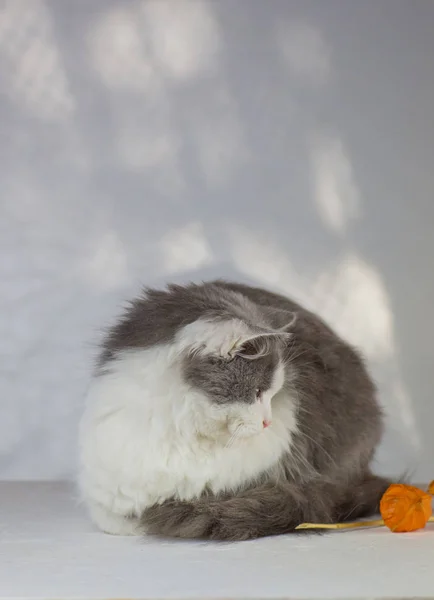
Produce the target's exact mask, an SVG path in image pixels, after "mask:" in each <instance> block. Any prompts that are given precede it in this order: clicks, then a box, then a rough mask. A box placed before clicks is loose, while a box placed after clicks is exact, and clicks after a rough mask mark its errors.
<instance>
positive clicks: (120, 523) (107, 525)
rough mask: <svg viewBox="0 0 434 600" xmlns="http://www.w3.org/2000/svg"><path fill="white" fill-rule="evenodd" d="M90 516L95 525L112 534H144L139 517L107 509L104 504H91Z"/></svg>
mask: <svg viewBox="0 0 434 600" xmlns="http://www.w3.org/2000/svg"><path fill="white" fill-rule="evenodd" d="M90 516H91V518H92V521H93V522H94V523H95V525H96V526H97V527H98V529H100V530H101V531H103V532H104V533H109V534H110V535H142V534H143V531H141V529H140V527H139V521H138V519H135V518H133V517H125V516H123V515H118V514H116V513H113V512H110V511H108V510H106V509H105V508H104V507H103V506H100V505H96V504H93V505H92V506H90Z"/></svg>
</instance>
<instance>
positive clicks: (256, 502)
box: [142, 484, 302, 541]
mask: <svg viewBox="0 0 434 600" xmlns="http://www.w3.org/2000/svg"><path fill="white" fill-rule="evenodd" d="M300 500H302V499H301V498H297V493H296V489H295V488H294V489H292V488H291V486H290V485H286V486H275V485H269V484H265V485H262V486H258V487H255V488H250V489H248V490H245V491H242V492H239V493H237V494H235V495H232V496H230V497H216V496H212V495H205V496H203V497H201V498H198V499H194V500H189V501H181V500H167V501H166V502H164V503H162V504H158V505H157V504H156V505H154V506H152V507H150V508H148V509H146V510H145V512H144V513H143V516H142V524H143V526H144V530H145V531H146V532H147V533H150V534H156V535H162V536H167V537H180V538H189V539H193V538H201V539H213V540H233V541H235V540H247V539H252V538H257V537H263V536H268V535H277V534H279V533H287V532H289V531H290V530H293V529H294V528H295V526H296V525H297V524H298V523H300V522H301V520H300V519H301V512H302V511H301V505H300Z"/></svg>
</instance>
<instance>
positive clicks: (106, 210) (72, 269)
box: [0, 0, 420, 471]
mask: <svg viewBox="0 0 434 600" xmlns="http://www.w3.org/2000/svg"><path fill="white" fill-rule="evenodd" d="M61 4H63V3H61ZM90 4H91V3H89V8H87V9H86V11H85V13H84V17H83V22H79V23H78V25H79V27H77V23H75V27H76V28H77V29H76V30H74V21H72V20H71V22H69V20H68V19H66V21H68V28H69V26H70V27H71V28H72V29H71V30H72V31H76V34H75V35H77V37H76V38H71V39H70V40H69V42H68V43H70V46H67V45H65V46H64V47H63V46H62V44H66V43H67V41H68V35H72V34H68V33H67V31H66V29H67V28H66V29H65V30H64V31H61V30H60V31H58V30H57V29H56V28H58V27H60V26H59V18H58V16H57V17H56V14H57V13H56V10H57V11H60V9H59V8H58V7H59V6H60V4H59V5H53V4H52V3H51V4H49V3H46V2H44V1H43V0H28V1H25V0H19V1H18V0H16V1H15V0H9V1H8V2H5V3H4V5H3V8H2V12H1V14H0V52H1V54H2V55H3V57H4V58H5V64H6V67H5V70H4V75H5V81H6V85H5V89H6V93H7V96H8V101H9V102H10V107H9V110H10V114H12V115H13V116H14V119H12V120H11V123H8V124H7V125H6V126H5V127H6V130H7V131H10V132H13V134H12V133H11V141H12V144H11V146H12V148H11V150H10V156H11V159H10V164H9V165H8V167H10V169H9V168H7V169H6V170H5V181H4V185H5V189H6V190H7V193H6V194H5V200H4V206H5V209H6V210H5V214H6V215H7V218H8V220H9V222H10V223H11V226H10V227H8V230H7V231H6V232H5V236H3V241H2V242H0V243H4V244H5V247H6V249H7V251H8V252H10V247H15V243H14V240H12V238H11V236H12V235H13V232H14V231H15V230H19V235H20V243H19V244H18V246H19V248H18V249H17V251H16V255H15V256H14V261H15V262H14V265H13V269H12V268H11V267H10V266H8V265H6V266H4V268H5V269H6V270H7V272H6V275H8V276H9V274H10V273H12V275H13V277H14V278H15V280H16V279H17V276H20V277H21V286H22V288H21V289H24V290H25V291H26V292H27V293H29V291H30V292H31V297H32V298H33V299H34V305H35V306H36V305H37V304H38V306H42V308H40V309H38V310H39V312H38V310H36V309H35V311H36V313H37V314H35V311H33V309H32V310H31V311H29V314H27V313H26V314H24V313H25V310H26V309H25V308H24V309H21V308H20V305H19V303H18V302H17V297H16V294H18V292H17V291H16V290H18V289H19V286H18V285H16V282H15V283H14V287H13V289H14V290H15V291H14V292H13V294H15V295H13V296H11V297H10V298H9V297H8V298H7V299H6V301H5V300H4V301H5V302H7V308H8V310H9V309H11V308H13V309H14V310H15V313H14V315H15V318H16V320H17V321H19V322H20V324H21V326H22V329H23V330H24V329H25V334H22V335H21V333H20V334H19V335H18V334H17V331H18V328H17V327H15V330H14V331H13V332H12V334H13V335H15V336H16V337H17V338H20V339H19V342H20V344H21V346H20V353H21V357H24V359H25V360H26V361H27V366H28V370H27V373H28V378H29V380H28V382H27V386H29V385H32V383H35V386H33V387H34V389H37V388H38V385H39V386H40V389H41V394H40V397H38V398H39V399H38V402H39V403H40V404H41V405H42V404H43V402H42V400H41V398H43V401H44V402H45V404H44V405H43V410H41V411H40V414H38V411H34V412H33V413H29V414H27V415H26V413H25V406H24V405H23V407H22V408H23V410H22V411H21V412H20V414H19V415H18V417H17V414H18V412H17V410H16V407H13V410H14V411H15V412H14V413H13V414H12V412H11V419H10V421H11V427H10V428H9V432H10V437H9V438H8V439H7V440H3V447H4V448H5V449H6V451H9V452H10V451H11V450H14V451H15V452H16V453H17V455H18V454H19V452H18V448H19V447H20V444H21V443H23V439H24V438H26V437H27V439H30V437H31V435H30V433H29V432H32V431H34V430H38V433H37V435H36V437H38V439H39V441H38V442H35V446H37V445H38V444H40V447H39V450H40V455H42V454H43V452H46V453H47V455H48V454H50V456H59V465H60V466H59V469H60V470H61V469H62V466H61V465H62V464H63V463H62V461H64V458H63V455H62V452H59V451H58V448H62V443H63V442H62V440H60V439H59V440H58V439H57V438H56V439H55V440H54V436H53V437H52V438H51V440H54V441H52V443H51V445H48V443H47V442H45V441H44V436H45V432H46V431H47V428H48V427H49V425H47V422H48V419H47V416H48V415H49V414H50V411H51V415H54V418H57V419H58V421H59V422H61V423H64V422H65V423H66V422H67V421H68V419H69V418H70V415H71V413H72V412H73V410H75V409H71V408H69V409H68V408H63V409H62V408H60V402H57V401H56V399H52V400H51V401H50V398H45V397H43V394H42V391H43V385H45V382H42V383H41V382H40V377H41V375H40V373H41V372H42V370H43V364H42V362H43V361H42V358H41V357H39V358H38V356H37V350H38V349H39V348H40V341H41V340H43V339H44V336H46V331H47V330H50V332H51V338H52V340H55V343H53V344H52V347H49V346H45V351H46V352H47V356H46V357H45V358H46V359H47V360H50V358H52V359H53V360H54V361H55V362H56V364H57V372H58V375H57V374H56V373H54V374H52V375H51V376H52V377H53V378H55V377H58V380H56V381H55V382H54V384H53V385H52V387H51V388H50V387H49V386H48V388H47V387H46V388H44V389H51V391H52V396H53V397H54V395H56V397H59V396H62V399H63V402H64V406H65V407H68V406H69V407H75V406H76V405H77V400H76V398H77V397H81V396H82V393H83V389H84V388H85V379H84V377H83V378H82V379H80V380H79V381H77V382H74V383H75V385H72V386H69V387H68V389H67V390H66V391H65V390H64V389H63V387H64V386H63V381H62V376H61V373H62V372H63V373H65V372H68V373H70V372H71V371H73V370H74V369H77V365H78V367H83V364H84V362H85V361H86V360H88V356H89V354H86V353H84V354H83V358H81V354H82V347H81V346H80V340H81V339H82V338H84V337H87V335H88V332H89V329H90V324H91V323H93V322H95V323H97V324H98V325H99V323H100V322H101V323H102V322H104V321H105V320H106V319H107V318H108V317H109V316H111V315H112V314H113V312H114V310H115V305H116V304H117V303H118V302H119V300H120V299H121V298H122V297H123V296H124V295H126V294H127V293H130V292H132V291H133V290H136V289H137V288H138V286H139V281H140V280H141V279H143V276H144V275H145V277H146V283H151V284H153V285H163V284H164V282H165V281H167V280H169V279H170V280H175V281H185V280H189V279H194V280H198V279H202V278H204V279H208V278H214V277H219V276H226V277H230V278H233V279H242V280H244V281H248V282H253V283H256V284H259V285H262V286H265V287H268V288H272V289H275V290H277V291H280V292H283V293H285V294H287V295H290V296H293V297H294V298H295V299H296V300H298V301H300V302H302V303H303V304H304V305H306V307H307V308H309V309H311V310H314V311H316V312H318V313H319V314H320V315H321V316H322V317H324V318H325V319H326V320H327V321H328V322H329V323H330V324H331V325H332V326H333V327H334V328H335V329H336V331H337V332H338V333H339V334H340V335H342V336H343V337H344V338H345V339H347V340H349V341H350V342H351V343H353V344H355V345H356V346H358V347H359V348H361V349H362V350H363V352H364V353H365V355H366V356H367V359H368V361H369V363H370V365H371V368H372V370H373V372H374V375H375V377H376V379H377V381H378V384H379V387H380V389H381V398H382V401H383V402H384V404H385V408H386V411H387V414H388V416H389V424H390V429H389V431H390V432H391V433H390V434H389V438H388V443H387V444H385V445H384V446H383V448H382V450H381V452H380V455H379V458H380V462H381V465H382V469H383V470H384V471H388V470H389V467H390V468H392V465H393V466H394V465H396V463H397V460H396V456H397V455H398V453H399V452H400V453H401V454H402V461H401V462H402V463H403V464H405V462H406V461H407V462H408V455H409V454H410V455H416V454H417V453H419V452H420V439H419V435H418V431H417V428H416V425H415V421H414V415H413V409H412V400H411V398H410V396H409V393H408V391H407V390H406V386H405V382H404V381H403V380H402V377H401V375H400V368H399V361H400V357H399V349H398V348H397V343H396V339H395V337H396V336H395V332H394V319H393V310H392V306H391V301H390V298H389V296H388V291H387V289H386V287H385V284H384V281H383V279H382V276H381V273H380V272H379V271H378V269H376V267H375V266H374V265H372V264H370V263H369V262H368V261H367V260H366V259H365V258H364V256H363V255H362V253H361V252H360V251H359V250H358V249H357V248H356V247H355V246H354V243H353V242H352V237H351V234H352V226H353V224H354V223H356V222H357V221H360V220H362V219H363V218H364V215H363V198H362V194H361V192H360V190H359V189H358V186H357V181H356V174H355V172H354V168H353V165H352V162H351V159H350V156H349V152H348V149H347V148H346V144H345V141H344V140H343V139H342V136H341V135H340V134H339V131H338V130H337V128H333V127H330V126H329V125H327V126H324V127H322V126H320V125H318V123H317V122H314V121H315V119H313V118H310V117H308V116H306V114H305V112H303V110H302V109H300V107H299V106H298V104H297V98H296V96H297V94H296V93H295V92H296V91H300V90H302V91H303V94H304V95H305V96H304V97H309V98H312V97H316V96H317V95H318V94H320V93H322V91H323V90H324V89H326V88H327V86H328V85H330V83H331V82H333V79H334V78H335V77H336V72H335V69H334V65H333V53H332V48H331V46H330V44H329V42H327V41H326V40H325V39H324V36H323V35H322V34H321V32H320V31H319V29H318V28H317V27H315V26H314V25H312V24H311V23H309V22H308V21H297V20H291V19H289V18H288V19H277V18H274V19H272V20H271V21H270V27H269V31H268V30H267V34H268V37H267V36H265V37H264V40H263V43H267V44H268V46H267V48H268V51H269V52H270V53H271V56H272V57H274V58H273V61H272V66H273V68H275V70H276V73H275V74H274V75H275V76H276V81H278V82H281V81H283V82H284V84H283V86H282V88H276V89H278V91H279V94H275V96H276V97H273V94H269V95H268V96H267V95H265V98H266V102H270V104H264V110H265V112H267V114H269V115H271V117H272V116H273V112H276V110H275V109H276V107H277V108H278V107H279V106H280V104H279V98H278V96H279V95H280V97H281V98H284V105H285V113H284V114H285V115H286V118H287V119H288V121H287V122H286V121H285V122H283V123H281V122H280V121H279V118H277V119H276V121H275V122H273V126H274V127H276V131H277V133H279V129H285V127H287V129H288V132H289V134H288V139H289V140H290V141H287V140H286V141H285V139H284V138H282V139H283V141H282V139H280V138H279V136H278V135H276V139H274V130H273V135H270V138H271V137H272V138H273V139H272V140H271V141H268V143H269V146H267V147H266V150H265V151H263V146H262V143H264V144H265V143H266V142H267V140H262V139H261V140H260V142H261V143H260V144H257V145H256V146H255V143H254V141H255V138H254V135H253V133H252V132H254V131H255V130H256V125H257V122H256V121H255V118H254V114H253V113H251V114H250V113H248V111H247V110H245V105H246V102H244V103H243V99H242V97H241V95H242V94H241V92H240V91H239V90H238V91H237V82H236V81H235V82H234V81H233V79H234V78H233V76H232V79H231V76H230V67H229V66H228V48H227V46H228V40H227V39H225V33H224V29H223V28H222V26H221V23H220V21H219V18H218V15H217V13H218V3H213V2H201V1H199V0H197V1H195V2H183V1H181V0H179V1H177V2H175V1H173V0H172V1H166V0H157V1H155V0H152V1H131V2H129V1H128V2H126V1H125V2H123V1H122V2H121V1H113V0H111V1H109V2H101V3H95V4H94V6H98V9H91V8H90ZM71 6H72V4H71V5H70V7H69V9H68V10H71ZM258 6H259V4H258ZM65 10H67V9H66V8H65ZM87 11H88V12H87ZM269 12H271V13H272V11H269ZM270 19H271V17H270ZM78 32H79V34H78ZM246 35H247V34H246ZM71 40H72V41H71ZM72 51H74V52H76V53H77V54H76V56H75V58H74V60H75V61H76V62H75V63H74V64H75V65H78V67H77V66H76V67H75V68H71V62H73V61H71V52H72ZM248 62H249V61H248ZM275 65H278V66H277V67H276V66H275ZM265 66H266V67H267V68H265V67H264V65H262V69H258V72H259V71H260V72H265V71H268V66H267V65H265ZM271 70H272V69H271V68H270V71H271ZM77 72H78V74H77ZM271 75H273V74H272V73H271V74H270V73H268V72H267V76H271ZM273 81H274V80H273ZM276 85H277V84H276ZM281 101H282V100H280V102H281ZM264 102H265V101H264ZM274 103H276V104H274ZM249 106H250V105H249ZM261 108H262V106H261ZM259 112H260V111H259ZM282 114H283V113H282ZM271 117H270V118H271ZM15 120H16V121H17V123H23V124H24V125H21V131H19V133H18V134H17V133H16V131H17V128H18V125H16V124H14V121H15ZM258 121H259V119H258ZM267 126H268V125H267ZM258 127H259V124H258ZM30 131H32V132H33V136H34V139H33V141H32V140H31V137H30V134H29V132H30ZM252 140H253V141H252ZM279 140H280V141H279ZM279 144H280V145H279ZM285 144H292V146H289V145H287V146H285ZM29 147H30V151H29ZM268 150H269V152H268ZM285 150H288V154H289V155H290V157H291V160H292V159H293V160H294V161H297V160H298V161H299V163H296V165H295V167H292V164H290V163H291V161H290V160H289V159H287V157H286V155H285ZM44 152H45V155H44ZM270 156H271V158H270ZM47 158H49V159H50V161H51V162H50V164H49V166H48V167H47V165H46V162H47V161H46V159H47ZM267 160H269V161H270V165H269V168H270V169H272V168H273V167H274V165H273V163H275V164H280V165H281V166H280V168H279V169H278V171H277V176H279V177H280V178H281V181H280V184H281V187H282V188H283V189H285V190H286V189H288V190H289V189H291V192H292V194H291V198H293V200H291V202H289V200H288V199H287V198H285V199H284V200H285V203H284V202H281V201H280V199H279V198H278V197H277V195H273V189H271V190H270V191H269V195H268V196H267V198H266V202H267V203H266V202H265V200H263V199H262V198H258V197H257V196H256V195H255V191H256V190H255V184H256V183H262V179H261V168H262V165H263V164H264V163H265V162H267ZM299 164H300V165H301V168H298V165H299ZM291 168H293V171H291V170H290V169H291ZM287 169H289V172H288V173H287ZM270 173H271V176H273V175H274V173H275V172H274V171H272V170H271V171H270ZM300 173H301V175H300ZM297 174H298V176H299V177H300V179H303V182H302V183H303V186H304V187H303V186H300V189H295V188H296V185H295V184H294V179H295V175H297ZM246 180H249V181H252V182H253V183H252V187H251V188H247V187H246V184H245V181H246ZM272 183H273V184H274V181H273V182H272ZM270 187H271V188H273V186H270ZM246 190H248V191H249V192H250V191H251V190H253V192H252V193H251V194H249V193H246ZM300 190H301V191H300ZM267 192H268V190H267ZM298 192H300V194H298ZM285 193H286V192H285ZM298 195H299V196H300V197H299V198H297V197H298ZM162 207H164V208H162ZM273 211H275V213H273ZM278 211H280V212H278ZM282 213H283V214H284V217H285V218H284V222H282V221H280V220H279V219H278V218H276V217H273V215H274V214H282ZM300 215H302V216H303V219H305V221H304V222H305V223H308V227H309V229H308V230H307V231H306V232H305V233H304V232H303V231H302V232H301V235H300V231H299V229H300V228H299V226H298V222H299V221H300ZM8 232H9V233H8ZM8 236H9V237H8ZM317 236H318V237H319V236H324V239H325V240H326V241H328V242H329V244H330V247H331V248H332V249H333V250H332V251H331V252H330V256H320V255H318V254H317V255H316V256H315V255H314V257H313V258H312V257H310V258H307V257H308V256H310V255H309V253H308V252H305V248H304V247H303V244H306V245H308V244H309V238H311V239H312V241H314V240H315V239H316V237H317ZM11 240H12V241H11ZM26 248H27V249H28V248H35V249H36V251H35V252H34V253H32V252H29V251H28V250H26ZM29 265H30V271H31V272H32V274H34V275H35V278H36V279H37V281H36V284H35V282H33V283H32V281H30V278H29ZM8 269H9V270H8ZM9 271H10V273H9ZM17 273H18V275H17ZM12 275H11V276H12ZM34 284H35V285H34ZM33 285H34V288H33V287H32V286H33ZM10 289H12V287H10ZM11 293H12V292H11ZM19 293H22V292H19ZM36 300H37V302H36ZM42 300H43V302H42ZM29 302H32V300H29ZM65 314H67V315H68V319H67V320H65V319H64V315H65ZM26 323H28V324H29V327H27V328H24V326H23V324H26ZM68 328H69V329H68ZM29 332H30V333H29ZM65 339H66V340H67V342H65ZM68 344H69V346H68ZM66 347H67V349H68V352H66V351H65V348H66ZM71 348H72V350H71ZM72 355H74V356H72ZM79 355H80V358H77V357H79ZM63 356H64V357H65V358H62V357H63ZM71 357H72V358H71ZM74 357H75V358H74ZM62 361H63V364H62ZM83 371H84V369H83ZM13 376H15V377H16V383H15V385H16V390H18V392H20V390H19V386H20V385H23V384H22V383H20V381H19V380H18V374H17V373H15V374H13ZM32 378H34V379H32ZM53 381H54V379H53ZM51 383H52V382H50V385H51ZM53 390H54V391H53ZM17 397H23V398H26V397H27V396H26V394H25V393H23V394H21V393H17ZM56 411H57V412H56ZM14 419H15V420H16V421H20V423H19V427H21V430H19V431H18V425H17V423H16V422H15V421H14ZM38 419H39V421H38ZM38 428H39V429H38ZM65 430H66V431H70V430H69V429H68V426H67V425H66V427H65ZM45 437H47V436H45ZM59 438H60V436H59ZM70 438H71V442H70V443H71V444H73V441H72V440H73V436H72V435H70ZM53 444H54V445H53ZM0 449H1V446H0ZM37 454H38V448H36V451H35V455H37ZM407 466H408V467H411V466H412V465H408V464H407ZM393 468H394V467H393Z"/></svg>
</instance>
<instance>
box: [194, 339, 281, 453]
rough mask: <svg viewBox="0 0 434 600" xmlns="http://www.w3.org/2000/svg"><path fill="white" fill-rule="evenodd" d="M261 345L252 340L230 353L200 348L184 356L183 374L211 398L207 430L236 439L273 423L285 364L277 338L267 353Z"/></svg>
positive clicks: (228, 439)
mask: <svg viewBox="0 0 434 600" xmlns="http://www.w3.org/2000/svg"><path fill="white" fill-rule="evenodd" d="M260 346H261V344H260V343H258V340H254V341H253V342H252V343H249V342H248V343H246V344H244V345H243V346H242V347H240V349H239V351H238V352H236V353H235V354H234V355H233V356H231V357H230V358H228V357H227V356H217V355H214V354H200V353H199V354H192V355H189V356H187V357H186V358H185V360H184V364H183V375H184V379H185V380H186V382H187V383H188V384H189V385H191V386H192V387H193V388H194V389H196V390H197V391H199V392H201V395H202V396H204V397H205V399H206V405H205V408H204V410H203V412H202V413H201V414H202V417H201V419H200V430H201V431H200V433H202V434H203V435H206V436H209V437H214V438H221V439H222V440H223V441H224V443H228V442H230V443H231V444H232V443H233V442H235V441H236V440H237V439H241V438H245V437H250V436H253V435H260V434H263V433H264V432H265V431H266V430H267V429H268V428H269V427H271V426H272V419H273V414H272V405H271V400H272V398H273V396H275V395H276V394H277V393H278V392H279V391H280V390H281V389H282V386H283V384H284V367H283V365H282V362H281V359H280V352H279V350H278V344H277V341H276V343H275V344H274V343H271V344H270V343H269V341H268V342H267V346H268V347H267V351H266V353H264V354H262V350H263V349H262V350H261V348H260Z"/></svg>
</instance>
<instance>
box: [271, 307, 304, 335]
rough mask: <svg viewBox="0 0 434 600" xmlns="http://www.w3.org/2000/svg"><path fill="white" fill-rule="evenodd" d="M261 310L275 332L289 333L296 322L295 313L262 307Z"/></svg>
mask: <svg viewBox="0 0 434 600" xmlns="http://www.w3.org/2000/svg"><path fill="white" fill-rule="evenodd" d="M263 310H264V313H265V315H266V317H267V319H268V321H269V322H270V323H271V324H272V326H273V328H274V330H275V331H291V329H292V328H293V327H294V325H295V323H296V321H297V313H296V312H291V311H289V310H285V309H283V308H274V307H264V308H263Z"/></svg>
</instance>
